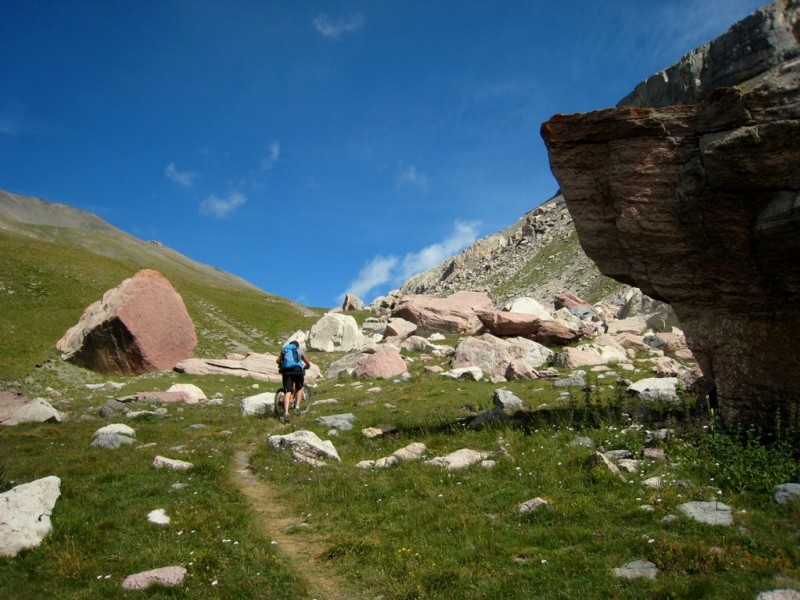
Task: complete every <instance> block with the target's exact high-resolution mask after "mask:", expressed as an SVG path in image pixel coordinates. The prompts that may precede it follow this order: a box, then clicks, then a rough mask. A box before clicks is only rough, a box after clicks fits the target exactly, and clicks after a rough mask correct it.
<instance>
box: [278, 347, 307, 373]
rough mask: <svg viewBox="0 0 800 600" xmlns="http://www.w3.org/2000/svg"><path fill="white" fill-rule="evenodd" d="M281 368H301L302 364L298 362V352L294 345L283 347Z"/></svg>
mask: <svg viewBox="0 0 800 600" xmlns="http://www.w3.org/2000/svg"><path fill="white" fill-rule="evenodd" d="M282 352H283V368H284V369H291V368H293V367H302V366H303V363H302V361H301V360H300V352H299V350H298V348H297V346H295V345H294V344H286V345H285V346H284V347H283V350H282Z"/></svg>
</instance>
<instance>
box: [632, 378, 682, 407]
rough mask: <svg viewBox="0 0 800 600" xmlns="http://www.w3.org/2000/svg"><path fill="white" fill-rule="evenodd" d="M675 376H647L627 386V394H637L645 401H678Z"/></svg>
mask: <svg viewBox="0 0 800 600" xmlns="http://www.w3.org/2000/svg"><path fill="white" fill-rule="evenodd" d="M677 389H678V378H677V377H649V378H647V379H640V380H639V381H637V382H635V383H633V384H631V385H630V386H629V387H628V394H630V395H634V394H635V395H638V396H639V398H641V399H642V400H644V401H645V402H669V403H679V402H680V398H679V397H678V392H677Z"/></svg>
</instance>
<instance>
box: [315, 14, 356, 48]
mask: <svg viewBox="0 0 800 600" xmlns="http://www.w3.org/2000/svg"><path fill="white" fill-rule="evenodd" d="M365 22H366V20H365V19H364V15H362V14H361V13H354V14H352V15H350V16H349V17H343V18H338V19H333V18H331V17H329V16H328V15H326V14H320V15H318V16H317V17H316V18H315V19H314V21H313V23H314V29H316V30H317V31H318V32H319V33H320V34H321V35H322V36H323V37H326V38H328V39H330V40H337V41H338V40H340V39H341V38H342V36H343V35H345V34H347V33H355V32H356V31H358V30H359V29H361V28H362V27H363V26H364V23H365Z"/></svg>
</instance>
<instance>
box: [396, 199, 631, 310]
mask: <svg viewBox="0 0 800 600" xmlns="http://www.w3.org/2000/svg"><path fill="white" fill-rule="evenodd" d="M619 287H620V286H619V284H617V283H616V282H614V281H612V280H610V279H609V278H607V277H605V276H604V275H602V274H601V273H600V272H599V271H598V270H597V267H595V265H594V263H593V262H592V261H591V260H589V258H588V257H587V256H586V254H585V253H584V252H583V251H582V250H581V248H580V245H579V244H578V237H577V234H576V232H575V225H574V224H573V222H572V217H571V216H570V214H569V211H567V207H566V204H565V202H564V197H563V196H561V195H560V194H559V195H557V196H555V197H553V198H551V199H550V200H548V201H547V202H545V203H544V204H542V205H541V206H539V207H537V208H536V209H534V210H532V211H530V212H528V213H526V214H525V215H523V217H522V218H521V219H519V220H518V221H517V222H516V223H514V224H513V225H511V227H508V228H507V229H504V230H503V231H500V232H498V233H495V234H492V235H490V236H487V237H485V238H482V239H480V240H478V241H477V242H475V243H474V244H473V245H471V246H470V247H469V248H467V249H466V250H464V251H463V252H461V253H460V254H458V255H456V256H454V257H452V258H449V259H447V260H445V261H444V262H443V263H441V264H440V265H438V266H437V267H434V268H433V269H430V270H429V271H426V272H424V273H421V274H419V275H416V276H415V277H412V278H411V279H409V280H408V281H407V282H406V283H405V284H404V285H403V286H402V288H401V292H403V293H404V294H432V295H437V296H446V295H450V294H453V293H455V292H461V291H469V290H484V291H487V292H488V293H489V294H490V295H491V296H492V299H493V300H494V301H495V303H496V304H503V303H505V302H506V301H508V300H511V299H513V298H516V297H520V296H528V297H532V298H535V299H537V300H539V301H540V302H542V303H544V304H547V305H550V304H552V301H553V296H554V295H555V294H557V293H559V292H563V291H565V290H571V291H574V292H575V293H577V294H578V295H579V296H581V297H584V298H587V299H589V300H591V301H593V302H595V301H599V300H600V299H601V298H603V297H604V296H606V295H608V294H609V293H611V292H613V291H615V290H617V289H619Z"/></svg>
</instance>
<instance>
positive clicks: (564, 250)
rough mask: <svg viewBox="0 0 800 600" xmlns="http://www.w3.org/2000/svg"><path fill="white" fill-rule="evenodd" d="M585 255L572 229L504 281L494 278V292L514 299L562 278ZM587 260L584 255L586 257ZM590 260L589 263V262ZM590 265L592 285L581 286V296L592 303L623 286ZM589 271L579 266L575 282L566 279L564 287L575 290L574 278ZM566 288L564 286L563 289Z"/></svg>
mask: <svg viewBox="0 0 800 600" xmlns="http://www.w3.org/2000/svg"><path fill="white" fill-rule="evenodd" d="M582 256H583V250H582V249H581V246H580V242H579V241H578V233H577V232H576V231H573V232H572V233H571V234H570V235H569V237H568V238H567V239H555V240H553V241H552V242H550V243H549V244H547V245H546V246H544V247H543V248H541V249H540V250H539V252H537V253H536V255H535V256H534V257H533V258H531V259H530V260H529V261H528V262H527V263H526V264H525V266H524V267H522V268H521V269H520V270H519V271H518V272H517V273H516V275H515V276H513V277H511V278H508V279H506V280H502V281H493V282H491V287H492V290H493V291H492V296H493V297H496V298H501V299H503V300H504V301H505V300H509V299H512V298H514V297H516V296H518V295H520V293H523V292H525V291H526V290H536V289H538V288H541V287H542V286H544V285H545V284H547V283H548V282H550V281H553V280H557V279H560V278H561V277H562V276H563V273H565V272H567V271H568V270H570V268H571V267H572V265H575V264H579V263H580V261H579V257H582ZM584 261H585V259H584ZM589 264H590V263H589ZM588 269H591V271H592V277H590V278H589V280H590V281H591V285H590V287H589V288H588V289H585V290H584V289H581V290H580V295H581V297H582V298H583V299H584V300H586V301H587V302H590V303H596V302H600V301H601V300H603V299H604V298H607V297H608V296H610V295H612V294H613V293H615V292H617V291H619V290H620V289H621V288H622V284H621V283H619V282H618V281H615V280H613V279H611V278H609V277H606V276H604V275H599V276H597V277H595V276H594V271H595V269H594V268H591V267H587V270H588ZM584 275H586V272H585V271H584V270H581V269H578V270H576V272H575V273H574V274H573V275H572V276H571V279H572V280H573V283H572V284H571V285H569V282H565V290H567V291H574V290H575V289H576V287H577V286H576V285H575V282H577V281H580V280H582V279H583V278H584ZM560 291H564V290H560Z"/></svg>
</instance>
